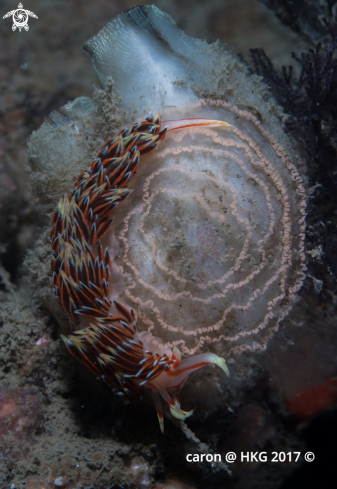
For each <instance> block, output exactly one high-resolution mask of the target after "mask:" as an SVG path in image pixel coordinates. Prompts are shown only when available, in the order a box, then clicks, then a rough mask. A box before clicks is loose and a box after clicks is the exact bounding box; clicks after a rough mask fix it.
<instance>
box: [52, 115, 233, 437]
mask: <svg viewBox="0 0 337 489" xmlns="http://www.w3.org/2000/svg"><path fill="white" fill-rule="evenodd" d="M219 125H227V126H228V125H229V124H227V123H225V122H222V121H214V120H208V119H184V120H179V121H166V122H164V123H161V121H160V117H159V115H156V116H155V117H154V116H153V114H152V113H150V114H149V115H148V116H147V117H146V118H145V119H144V120H143V121H141V122H137V123H135V124H133V125H132V126H130V127H128V128H124V129H123V130H121V131H120V132H119V133H118V135H117V136H116V137H115V138H112V139H109V140H108V141H107V142H106V143H105V145H104V146H103V148H102V150H101V151H100V153H99V154H98V156H97V158H96V159H95V160H94V161H93V163H92V164H91V166H90V167H89V168H88V169H87V170H85V171H84V172H83V173H81V174H80V175H79V177H78V179H77V181H76V183H75V186H74V188H73V190H72V191H71V192H70V194H69V195H65V196H64V197H63V198H62V199H61V200H60V202H59V203H58V205H57V208H56V209H55V211H54V214H53V217H52V229H51V233H50V238H51V243H52V250H53V259H52V265H51V268H52V287H53V292H54V295H55V297H56V299H57V300H58V302H59V303H60V304H61V305H62V307H63V309H64V311H65V313H66V314H67V316H68V317H69V319H70V321H71V322H72V323H73V325H74V326H75V327H77V328H78V327H80V328H81V327H82V328H83V326H84V320H85V319H84V318H89V322H87V323H86V325H85V326H87V327H84V329H80V330H79V329H77V330H76V331H75V332H74V333H73V334H72V335H71V336H69V337H68V338H66V337H64V336H62V338H63V340H64V342H65V344H66V346H67V348H68V350H69V351H70V353H71V354H72V355H73V356H74V357H75V358H77V359H78V360H79V361H80V362H82V363H84V364H85V365H86V366H87V367H88V368H89V369H90V370H91V372H93V374H94V375H95V376H96V377H97V378H98V379H99V380H101V381H103V382H104V383H106V384H107V385H109V386H112V387H113V391H114V392H115V393H116V394H117V395H119V396H121V397H123V398H129V399H130V398H135V397H138V396H139V395H140V394H141V393H142V392H143V390H144V388H149V389H150V390H151V393H152V396H153V399H154V403H155V407H156V410H157V414H158V418H159V423H160V428H161V430H162V431H163V430H164V421H163V411H162V406H161V402H160V396H161V397H162V398H163V399H164V400H165V401H166V402H167V403H168V405H169V408H170V411H171V413H172V415H173V416H175V417H176V418H178V419H185V418H186V417H187V416H190V415H191V414H192V411H190V412H186V411H183V410H182V409H181V408H180V402H179V398H178V394H179V391H180V390H181V388H182V386H183V385H184V383H185V381H186V379H187V377H188V375H189V374H190V373H191V372H194V371H195V370H198V369H199V368H201V367H203V366H205V365H208V364H215V365H218V366H219V367H220V368H222V369H223V370H224V371H225V372H226V374H227V375H229V372H228V369H227V366H226V363H225V360H224V359H223V358H220V357H218V356H217V355H215V354H213V353H203V354H200V355H195V356H191V357H189V358H186V359H183V360H181V354H180V352H179V350H178V348H176V347H175V348H173V349H172V350H170V349H165V350H163V351H158V349H159V348H158V346H155V345H154V343H153V341H152V340H153V338H152V337H151V335H149V333H147V332H138V331H137V327H136V314H135V311H134V310H133V309H131V308H128V307H127V306H126V305H125V304H123V303H121V302H118V301H117V300H113V299H110V298H109V284H110V281H111V280H112V281H113V279H114V277H113V276H111V268H112V262H111V257H110V255H109V250H108V248H106V249H105V250H104V249H103V246H102V244H101V242H100V241H101V239H102V238H103V236H104V235H105V234H106V233H107V231H108V230H109V228H110V225H111V223H112V221H113V219H112V218H111V214H112V212H113V211H114V210H115V209H116V207H117V206H118V205H119V204H120V203H121V202H122V201H123V200H124V199H126V198H127V196H128V195H129V194H130V189H129V188H128V186H129V183H130V181H131V179H132V177H133V175H134V174H135V172H136V170H137V167H138V164H139V160H140V157H141V156H145V155H147V154H149V153H150V152H152V151H153V150H155V149H156V148H157V146H158V144H159V143H160V142H161V141H162V140H163V139H164V138H165V136H166V135H167V133H168V132H170V131H174V130H178V129H183V128H186V127H194V126H219ZM162 126H163V128H162ZM87 321H88V320H87ZM90 321H92V322H91V324H90ZM88 324H89V326H88Z"/></svg>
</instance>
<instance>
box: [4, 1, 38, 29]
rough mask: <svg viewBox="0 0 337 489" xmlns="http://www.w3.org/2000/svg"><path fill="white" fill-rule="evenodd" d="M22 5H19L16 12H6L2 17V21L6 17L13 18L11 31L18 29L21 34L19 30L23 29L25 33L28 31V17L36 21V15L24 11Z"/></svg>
mask: <svg viewBox="0 0 337 489" xmlns="http://www.w3.org/2000/svg"><path fill="white" fill-rule="evenodd" d="M22 7H23V5H22V3H19V5H18V8H17V9H16V10H11V11H10V12H7V14H6V15H4V16H3V19H6V18H7V17H10V16H13V25H12V30H13V31H16V29H19V31H20V32H21V29H25V31H28V30H29V25H28V17H29V16H30V17H34V18H35V19H38V17H37V15H35V14H34V12H30V11H29V10H25V9H23V8H22Z"/></svg>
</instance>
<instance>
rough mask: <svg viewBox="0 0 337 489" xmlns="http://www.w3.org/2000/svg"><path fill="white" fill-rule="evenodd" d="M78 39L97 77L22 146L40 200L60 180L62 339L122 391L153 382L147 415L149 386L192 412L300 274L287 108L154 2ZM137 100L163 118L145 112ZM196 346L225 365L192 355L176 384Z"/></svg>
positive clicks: (217, 397)
mask: <svg viewBox="0 0 337 489" xmlns="http://www.w3.org/2000/svg"><path fill="white" fill-rule="evenodd" d="M136 47H137V48H136ZM83 48H84V50H85V52H86V53H87V54H89V56H90V57H91V59H92V62H93V65H94V69H95V71H96V74H97V76H98V80H99V83H100V87H101V88H100V89H99V90H98V91H96V92H95V96H94V98H93V99H90V98H87V97H80V98H78V99H76V100H74V101H72V102H69V103H67V104H66V105H65V106H63V107H61V108H60V109H58V110H55V111H54V112H53V113H52V114H51V115H50V116H49V118H48V119H47V121H46V122H45V123H44V124H43V125H42V126H41V128H40V129H39V130H38V131H36V132H35V133H33V135H32V136H31V138H30V140H29V156H28V159H29V161H30V162H31V175H32V176H33V179H32V180H33V183H34V185H36V186H37V187H38V195H39V199H40V212H44V213H46V212H51V211H53V210H54V208H55V205H56V202H57V201H58V200H59V199H60V196H62V195H64V193H66V194H67V197H65V198H63V199H62V200H61V203H60V204H59V206H58V208H57V211H56V213H55V214H54V218H53V231H52V241H53V249H54V252H55V255H54V258H55V261H54V263H53V271H54V272H55V274H54V278H53V286H54V290H55V292H56V296H57V297H58V298H59V300H60V301H61V304H62V305H63V307H64V309H65V310H66V312H67V314H68V316H69V317H70V319H71V321H72V322H73V323H74V324H77V325H78V326H76V327H77V328H78V329H80V330H81V331H75V332H73V334H72V335H71V336H70V337H69V338H68V339H67V340H66V344H67V346H68V348H69V349H70V351H71V352H72V353H73V354H75V356H77V358H78V359H79V360H81V361H83V362H85V363H86V364H87V365H88V367H89V368H90V369H91V370H92V371H93V373H94V374H95V375H96V376H97V377H100V378H102V376H104V377H103V380H104V379H107V381H108V383H109V382H110V383H111V385H113V387H114V388H116V389H117V391H118V392H119V393H120V394H123V396H125V397H130V396H131V397H132V396H135V395H136V394H137V392H140V391H141V390H143V389H145V388H146V387H148V388H149V389H151V391H152V392H153V395H154V398H155V403H156V406H157V411H158V413H159V417H160V419H161V407H160V404H159V397H163V398H164V399H165V400H167V401H168V403H169V405H170V408H171V410H172V412H174V413H175V415H177V416H179V417H182V418H184V417H186V415H187V414H186V413H184V412H183V411H182V410H181V409H180V406H179V401H178V397H177V395H178V394H180V398H181V400H182V403H183V402H185V401H184V399H183V396H187V397H191V398H192V397H193V399H195V401H196V403H197V412H198V413H201V415H203V414H205V412H211V411H212V410H214V409H220V408H221V407H222V406H223V405H224V402H225V399H226V402H227V401H228V397H230V396H231V392H233V391H232V390H230V389H231V388H230V387H229V386H230V385H231V386H234V385H235V383H236V384H238V383H239V382H242V381H243V379H248V380H247V381H248V382H249V381H250V380H249V379H251V373H252V372H253V369H252V362H253V363H254V361H255V360H256V362H258V360H257V359H256V354H257V353H258V352H263V351H264V350H266V349H267V348H268V345H269V344H270V343H271V339H272V338H277V332H278V330H279V329H280V327H281V324H282V320H283V319H284V318H286V317H287V315H288V314H289V313H290V311H291V309H292V307H293V304H294V302H295V300H296V297H297V293H298V291H299V290H300V288H301V285H302V283H303V280H304V278H305V269H306V266H305V254H304V239H305V217H306V192H305V187H304V182H303V178H302V176H301V165H302V163H301V160H300V159H299V158H298V156H297V154H296V152H295V151H294V142H293V141H291V140H290V139H289V138H288V136H287V135H286V134H285V133H284V130H283V119H284V114H283V113H282V111H281V110H280V108H279V107H278V106H277V105H276V104H275V101H274V100H273V99H272V98H271V96H270V95H268V93H267V92H266V89H265V87H264V86H263V84H262V83H261V79H260V78H259V77H256V76H252V75H251V74H249V73H248V71H247V68H246V66H245V65H243V64H242V63H241V62H240V61H239V60H238V59H237V58H235V57H233V56H232V55H231V54H230V53H228V52H226V51H225V50H223V49H222V48H221V47H220V46H219V45H218V44H214V45H208V44H207V43H206V42H204V41H200V40H198V39H192V38H190V37H188V36H186V35H185V34H184V33H183V32H182V31H181V30H180V29H179V28H178V27H177V26H176V24H175V23H174V21H173V20H172V19H171V18H170V17H169V16H168V15H167V14H166V13H165V12H162V11H160V10H159V9H157V8H156V7H155V6H139V7H135V8H133V9H130V10H128V11H126V12H124V13H122V14H120V15H119V16H117V17H116V18H115V19H113V20H112V21H111V22H109V23H108V24H107V26H105V27H104V28H103V29H102V30H101V31H100V32H99V33H98V34H97V35H96V36H94V37H93V38H92V39H90V40H88V41H87V42H86V43H85V44H84V47H83ZM112 80H113V82H112ZM150 111H153V113H154V114H156V113H160V115H161V118H162V120H164V121H167V122H164V123H162V124H160V120H159V118H158V119H156V117H153V119H152V115H150V116H149V117H148V118H147V119H145V120H142V118H143V117H144V114H148V113H149V112H150ZM192 119H197V120H194V121H192ZM137 120H139V121H141V120H142V122H140V123H137V124H133V125H132V123H133V122H134V121H137ZM206 120H209V121H210V120H211V121H225V122H226V123H227V124H229V125H227V126H226V125H224V124H220V125H219V123H211V122H209V124H210V125H207V124H208V123H207V122H206ZM170 121H171V122H170ZM172 121H178V122H172ZM179 121H183V122H179ZM124 126H125V127H126V129H123V130H122V131H121V132H120V134H119V136H117V137H116V138H114V139H112V140H110V141H108V143H107V144H106V145H105V146H104V147H103V149H102V150H101V152H100V153H99V155H98V157H97V158H96V159H95V160H94V162H93V164H92V166H91V167H90V168H89V170H87V171H85V172H84V173H81V175H80V177H79V178H78V180H77V182H76V184H75V187H73V185H74V180H75V178H76V176H77V175H78V174H79V173H80V172H81V171H83V168H84V167H85V165H84V164H83V162H84V161H92V159H93V157H94V156H95V155H96V154H97V153H98V151H99V149H100V148H101V147H102V146H103V143H104V141H105V140H107V139H108V138H109V137H111V135H113V134H116V133H117V129H118V128H120V127H124ZM165 126H168V128H167V130H166V132H165ZM181 126H183V128H181ZM211 126H212V127H211ZM178 128H180V129H181V130H178ZM114 131H116V132H114ZM166 135H167V137H165V136H166ZM159 142H160V146H159V147H158V148H157V150H156V151H153V149H154V147H155V145H157V144H158V143H159ZM104 152H106V153H104ZM139 156H141V158H142V156H144V158H143V159H142V161H141V164H139V165H138V160H139ZM109 158H110V159H112V160H111V162H110V163H104V165H103V162H104V161H106V159H108V160H109ZM117 161H118V163H117ZM113 162H114V163H113ZM114 164H116V165H119V166H118V169H117V168H116V172H115V170H114V168H115V167H114ZM106 165H107V166H106ZM136 170H137V173H136V174H135V172H136ZM110 172H111V174H110ZM131 177H132V179H131ZM113 179H116V180H113ZM113 181H114V183H113ZM109 185H110V186H111V187H109V188H108V186H109ZM112 187H115V188H112ZM71 188H73V190H72V191H71V192H70V194H69V189H71ZM41 189H43V190H41ZM100 192H103V194H102V195H105V194H104V192H105V193H106V194H107V195H106V196H105V197H104V198H103V197H102V195H101V194H100ZM104 199H107V200H104ZM79 204H80V210H81V212H80V211H78V208H79ZM95 216H98V217H97V218H95ZM112 217H114V221H113V222H111V219H112ZM81 243H85V244H84V245H83V246H82V245H81ZM48 246H50V245H49V243H48ZM106 248H108V250H109V253H106V252H105V249H106ZM60 253H61V255H60ZM42 260H43V258H42ZM110 260H111V261H110ZM109 273H110V274H111V281H110V285H109ZM81 284H83V285H81ZM91 284H92V285H91ZM46 290H47V279H45V289H44V291H43V292H39V293H40V297H41V298H42V299H44V303H45V304H46V306H47V307H49V308H50V309H51V310H53V312H54V313H55V315H56V316H57V317H58V319H59V321H60V322H62V317H61V315H60V313H59V309H58V308H56V307H55V300H54V298H50V299H49V296H48V293H49V292H47V291H46ZM49 290H50V287H49V284H48V291H49ZM110 301H112V305H111V306H110ZM114 301H115V302H114ZM110 307H111V310H110ZM102 311H103V312H104V314H102ZM109 314H112V315H113V317H117V318H118V319H116V321H115V320H113V321H112V320H111V317H110V316H109ZM136 315H137V330H135V329H134V328H135V318H136ZM79 318H81V320H80V323H78V320H79ZM102 318H103V319H102ZM90 321H91V323H92V324H93V326H90ZM107 322H108V323H109V325H111V327H110V329H108V325H107ZM132 342H133V343H132ZM140 342H141V343H140ZM117 344H118V346H117ZM101 348H105V350H104V351H101ZM109 348H112V350H114V351H115V353H113V352H112V351H111V350H109ZM178 349H179V351H181V354H182V357H183V360H182V361H181V362H180V364H179V360H180V356H179V354H178ZM125 352H128V353H131V354H132V355H133V357H132V361H130V359H128V355H126V353H125ZM144 352H145V353H144ZM146 352H148V353H146ZM209 352H212V354H210V353H209ZM101 353H102V354H103V355H106V356H104V357H100V356H99V355H100V354H101ZM144 354H145V357H143V356H142V355H144ZM157 354H158V357H157ZM165 354H166V355H165ZM199 355H204V356H202V357H199ZM126 357H127V358H126ZM97 358H100V360H97ZM223 358H225V359H226V363H227V364H228V365H229V367H230V372H231V380H230V382H223V371H222V370H224V369H225V370H226V368H225V363H223V362H224V361H223V360H221V359H223ZM144 360H145V361H144ZM142 361H144V364H141V366H140V367H139V362H142ZM95 362H96V363H95ZM102 362H103V363H102ZM109 362H110V363H111V362H112V363H115V364H116V368H115V367H113V369H112V367H111V365H110V363H109ZM118 362H119V363H118ZM127 362H130V363H127ZM156 362H157V363H156ZM194 362H196V363H194ZM205 362H206V363H214V362H216V363H217V364H218V365H219V366H220V367H221V368H222V370H221V369H219V368H212V369H209V370H207V369H201V370H200V371H199V372H198V375H195V376H194V378H193V377H192V378H190V379H189V382H188V383H187V385H186V386H185V387H184V389H183V391H182V392H181V387H182V385H183V383H184V381H185V380H186V373H190V372H191V371H192V369H193V368H194V367H196V366H198V365H199V366H202V365H203V364H204V363H205ZM117 365H118V368H117ZM192 365H194V367H192ZM111 369H112V370H113V371H114V372H116V375H115V376H114V377H112V374H111ZM118 369H121V370H118ZM165 369H167V370H165ZM121 373H122V374H123V375H121ZM173 373H175V374H176V375H177V376H174V375H173ZM128 375H129V377H128ZM137 375H138V376H137ZM143 382H145V384H143ZM141 384H142V385H141ZM237 391H238V390H237Z"/></svg>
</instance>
